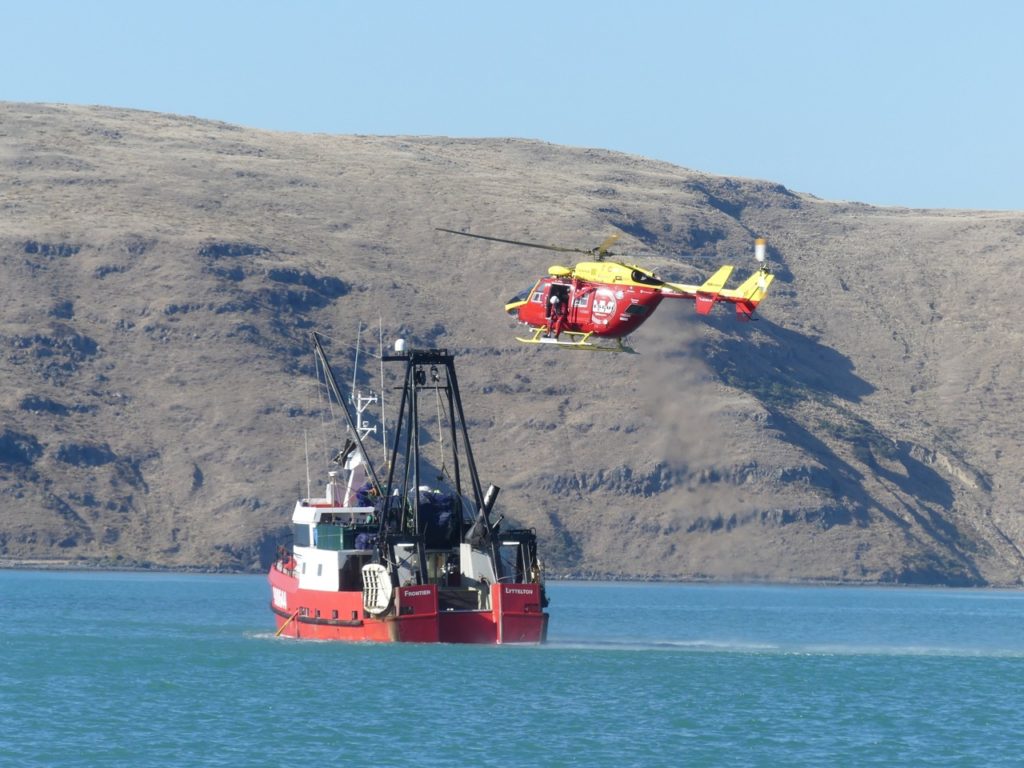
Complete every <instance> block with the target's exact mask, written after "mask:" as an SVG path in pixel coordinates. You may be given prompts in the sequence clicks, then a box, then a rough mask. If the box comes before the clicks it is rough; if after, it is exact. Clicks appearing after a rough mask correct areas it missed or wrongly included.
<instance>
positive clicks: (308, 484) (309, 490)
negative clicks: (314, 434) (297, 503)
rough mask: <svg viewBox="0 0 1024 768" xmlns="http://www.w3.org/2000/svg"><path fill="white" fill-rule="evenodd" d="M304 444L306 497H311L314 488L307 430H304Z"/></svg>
mask: <svg viewBox="0 0 1024 768" xmlns="http://www.w3.org/2000/svg"><path fill="white" fill-rule="evenodd" d="M302 444H303V446H304V447H305V449H306V498H307V499H309V498H312V496H313V488H312V482H311V481H310V479H309V436H308V435H307V434H306V430H302Z"/></svg>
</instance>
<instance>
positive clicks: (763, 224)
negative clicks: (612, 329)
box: [0, 103, 1024, 585]
mask: <svg viewBox="0 0 1024 768" xmlns="http://www.w3.org/2000/svg"><path fill="white" fill-rule="evenodd" d="M0 168H2V173H0V201H2V214H0V297H2V301H3V314H2V321H0V342H2V354H0V376H2V379H0V382H2V386H0V558H3V559H4V560H6V561H7V562H11V561H17V560H29V559H36V558H39V559H49V560H70V561H72V562H82V563H85V562H88V563H96V564H102V565H111V564H124V565H133V564H134V565H139V564H153V565H161V566H201V567H209V568H246V569H249V568H257V567H259V566H260V565H261V562H262V563H264V564H265V563H266V561H267V558H268V557H269V554H270V553H271V552H272V551H273V548H274V546H275V544H276V543H277V542H278V541H279V540H282V538H283V536H284V534H285V527H286V525H287V523H288V518H289V514H290V510H291V506H292V503H293V499H294V497H295V495H296V493H297V492H298V490H299V488H300V487H303V488H304V486H305V461H304V458H303V452H304V438H303V435H304V433H305V434H307V435H310V436H312V435H320V434H321V420H320V410H319V408H318V403H317V397H316V389H315V386H314V382H313V379H312V377H311V371H312V357H311V355H310V353H309V344H308V336H309V332H310V330H311V329H314V328H315V329H318V330H320V331H322V332H323V333H324V334H326V335H327V336H328V337H330V338H331V339H333V342H334V343H333V344H332V345H331V350H330V352H331V353H332V356H333V358H334V361H335V363H336V366H337V367H338V369H339V372H340V374H341V377H342V378H345V379H347V378H348V377H350V376H351V364H352V360H353V354H352V349H351V345H352V343H353V342H354V340H355V337H356V330H357V327H358V325H359V323H360V322H363V323H367V324H370V325H372V326H373V333H371V334H370V335H371V336H374V335H375V332H376V327H377V324H378V319H380V321H381V322H382V323H383V327H384V333H385V342H386V343H390V342H391V341H393V340H394V339H395V338H397V337H398V336H404V337H406V338H408V339H409V340H410V343H412V344H415V345H418V346H430V347H445V348H447V349H449V350H451V351H454V352H456V353H457V354H458V358H457V364H458V368H459V378H460V382H461V383H462V389H463V399H464V402H465V404H466V407H467V410H468V412H469V414H470V416H471V419H472V426H471V429H472V437H473V439H474V446H473V447H474V453H475V455H476V459H477V463H478V465H479V467H480V470H481V474H482V479H483V481H484V482H485V483H488V482H493V483H496V484H498V485H500V486H502V487H503V493H502V495H501V498H500V501H499V506H500V507H501V511H503V512H504V513H505V515H506V516H508V517H509V518H511V519H513V520H515V521H516V522H518V523H522V524H524V525H529V526H533V527H535V528H536V529H537V530H538V532H539V534H540V537H541V542H542V547H543V549H544V551H545V552H546V553H547V561H548V566H549V570H550V571H551V572H552V573H554V574H563V575H576V576H595V577H596V576H613V577H623V578H663V579H695V578H701V579H723V580H724V579H729V580H737V579H743V580H770V581H794V580H828V581H848V582H879V581H881V582H901V583H943V584H997V585H1014V584H1019V583H1020V581H1021V577H1022V574H1024V555H1022V551H1021V547H1022V546H1024V525H1022V520H1024V517H1022V515H1021V509H1022V506H1024V481H1022V476H1024V473H1022V469H1024V453H1022V451H1021V449H1020V444H1021V440H1022V437H1024V435H1022V431H1024V430H1022V427H1024V417H1022V414H1021V410H1020V408H1019V407H1018V406H1017V403H1016V393H1017V389H1018V384H1017V380H1018V377H1019V373H1020V371H1021V368H1022V364H1024V351H1022V344H1021V341H1022V334H1021V331H1020V328H1019V320H1018V313H1017V311H1016V309H1017V307H1016V295H1015V291H1014V290H1013V289H1012V280H1013V279H1015V277H1016V275H1018V274H1019V269H1020V267H1019V264H1020V261H1021V255H1022V253H1021V251H1022V248H1021V243H1022V237H1021V236H1022V234H1024V213H993V212H981V211H950V210H909V209H896V208H877V207H872V206H868V205H863V204H857V203H836V202H829V201H824V200H819V199H817V198H815V197H812V196H810V195H807V194H800V193H796V192H793V191H791V190H788V189H785V188H784V187H782V186H780V185H778V184H773V183H771V182H767V181H754V180H748V179H735V178H724V177H719V176H712V175H708V174H704V173H700V172H697V171H692V170H687V169H685V168H679V167H676V166H672V165H669V164H666V163H662V162H657V161H654V160H648V159H645V158H641V157H635V156H629V155H622V154H617V153H614V152H607V151H602V150H593V149H577V148H570V147H561V146H552V145H549V144H543V143H539V142H535V141H522V140H516V139H486V140H466V139H459V140H455V139H446V138H436V137H377V136H326V135H299V134H285V133H270V132H264V131H258V130H250V129H244V128H239V127H237V126H233V125H227V124H223V123H214V122H208V121H203V120H197V119H192V118H187V117H178V116H173V115H163V114H154V113H146V112H137V111H128V110H120V109H108V108H101V107H73V106H54V105H34V104H33V105H29V104H16V103H3V104H0ZM435 227H451V228H468V229H469V230H471V231H474V232H480V233H485V234H491V235H497V236H502V237H512V238H516V239H523V240H530V241H534V242H543V243H557V244H561V245H568V246H573V247H591V246H594V245H596V244H597V243H599V242H601V240H603V239H604V238H605V236H607V235H608V234H611V233H613V232H619V233H620V234H621V238H620V241H619V244H618V246H619V247H618V250H619V251H620V252H622V253H623V254H624V255H625V256H626V257H628V258H630V259H631V260H634V261H637V262H639V263H642V264H644V265H646V266H649V267H651V268H653V269H655V270H656V271H657V272H659V274H661V275H662V276H663V277H665V278H667V279H675V280H685V281H686V282H697V281H700V280H701V279H703V278H704V277H706V276H708V275H709V274H710V273H711V272H712V271H713V270H714V268H715V267H717V266H719V265H720V264H722V263H735V264H737V274H738V275H740V276H741V277H742V276H743V275H745V274H746V273H747V272H748V271H749V270H750V269H751V268H752V266H753V265H752V260H751V258H750V254H751V250H752V248H751V243H752V240H753V237H754V236H755V235H764V236H766V237H767V238H768V239H769V253H770V258H771V260H772V262H773V264H774V267H775V270H776V272H777V274H778V279H777V280H776V282H775V285H774V286H773V291H772V293H771V295H770V296H769V298H768V299H767V300H766V301H765V303H764V304H763V305H762V307H761V311H760V313H759V314H760V317H761V320H760V321H759V322H754V323H746V324H744V323H738V322H736V321H735V320H734V319H733V318H732V317H731V316H730V313H729V312H728V311H726V310H725V309H718V310H716V313H715V314H714V315H713V316H712V317H711V318H710V319H703V318H697V317H695V316H694V314H693V309H692V305H689V304H685V303H684V302H675V303H671V304H667V305H663V306H662V307H661V308H660V309H659V310H658V312H657V314H656V315H655V316H654V317H653V318H652V319H651V320H649V321H648V323H647V324H646V325H645V326H644V327H643V328H642V329H641V330H640V331H639V332H638V333H637V334H636V335H635V336H634V337H633V339H632V342H633V344H634V346H635V347H636V348H637V349H638V350H639V351H640V353H641V354H639V355H608V354H586V353H576V352H562V351H559V350H553V349H547V348H543V349H536V348H532V347H526V346H523V345H518V344H517V343H516V342H515V341H514V340H513V334H514V330H515V329H514V327H513V322H512V321H511V320H510V319H509V318H508V317H507V316H506V315H505V314H504V313H503V312H502V311H501V307H502V304H503V303H504V301H505V300H506V299H508V298H509V297H510V296H512V295H513V294H514V293H516V292H518V291H519V290H521V289H523V288H525V287H527V285H528V284H529V283H530V282H531V281H532V280H533V279H535V278H536V277H538V276H539V275H540V274H541V273H542V272H543V271H544V270H545V269H546V268H547V267H548V266H549V265H550V264H551V263H554V261H555V260H553V259H552V258H551V256H554V254H549V253H545V252H543V251H538V250H530V249H522V248H516V247H513V246H507V245H501V244H496V243H486V242H482V241H474V240H468V239H466V238H459V237H454V236H451V235H446V234H443V233H439V232H436V231H435V229H434V228H435ZM375 341H376V339H375V338H374V339H372V344H371V346H373V347H375V346H376V345H375ZM364 360H365V361H366V363H367V364H366V365H365V366H364V367H363V370H362V371H361V373H360V376H362V377H365V381H367V382H369V381H371V378H370V377H371V376H372V374H373V372H374V370H373V360H372V358H369V357H364ZM311 439H312V438H311ZM317 440H319V437H318V438H317ZM314 442H315V441H314ZM315 455H316V456H317V457H318V458H319V457H321V456H322V452H315Z"/></svg>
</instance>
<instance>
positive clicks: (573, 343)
mask: <svg viewBox="0 0 1024 768" xmlns="http://www.w3.org/2000/svg"><path fill="white" fill-rule="evenodd" d="M561 335H562V336H568V337H569V340H568V341H563V340H562V339H560V338H558V339H556V338H555V337H553V336H549V335H548V329H547V328H544V327H541V328H534V329H533V330H532V331H531V333H530V337H529V338H528V339H524V338H523V337H522V336H516V341H521V342H523V344H550V345H551V346H555V347H563V348H565V349H582V350H586V351H588V352H628V353H629V354H634V355H635V354H636V350H635V349H633V348H632V347H628V346H626V345H625V344H623V343H622V339H613V340H612V342H613V343H595V342H593V341H591V340H590V338H591V337H592V336H593V335H594V333H593V331H591V332H589V333H582V332H580V331H562V333H561ZM598 338H600V337H598Z"/></svg>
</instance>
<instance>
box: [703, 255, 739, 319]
mask: <svg viewBox="0 0 1024 768" xmlns="http://www.w3.org/2000/svg"><path fill="white" fill-rule="evenodd" d="M732 269H733V268H732V267H731V266H724V267H719V269H718V270H717V271H716V272H715V274H713V275H712V276H711V277H709V278H708V279H707V280H705V281H704V284H703V285H702V286H701V287H700V288H698V289H697V295H696V296H694V299H695V301H696V306H697V314H698V315H706V314H708V313H709V312H711V308H712V307H713V306H714V305H715V301H717V300H718V296H719V294H721V293H722V289H723V288H724V287H725V283H726V281H727V280H728V279H729V275H731V274H732Z"/></svg>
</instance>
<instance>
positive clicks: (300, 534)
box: [294, 523, 310, 547]
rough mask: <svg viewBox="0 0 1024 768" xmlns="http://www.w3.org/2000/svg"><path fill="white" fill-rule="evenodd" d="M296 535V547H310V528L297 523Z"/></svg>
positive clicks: (295, 526)
mask: <svg viewBox="0 0 1024 768" xmlns="http://www.w3.org/2000/svg"><path fill="white" fill-rule="evenodd" d="M294 534H295V546H296V547H308V546H309V541H310V539H309V526H308V525H306V524H305V523H296V524H295V525H294Z"/></svg>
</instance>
